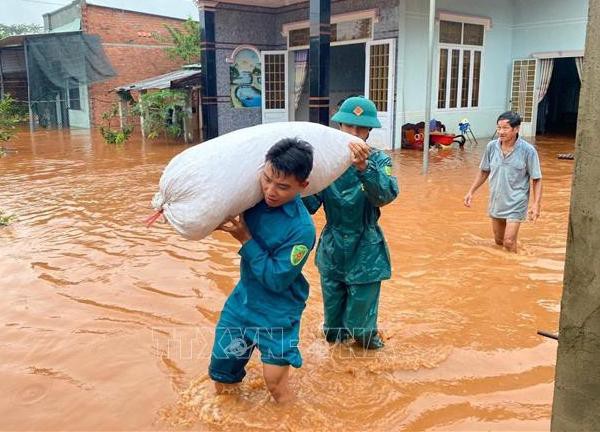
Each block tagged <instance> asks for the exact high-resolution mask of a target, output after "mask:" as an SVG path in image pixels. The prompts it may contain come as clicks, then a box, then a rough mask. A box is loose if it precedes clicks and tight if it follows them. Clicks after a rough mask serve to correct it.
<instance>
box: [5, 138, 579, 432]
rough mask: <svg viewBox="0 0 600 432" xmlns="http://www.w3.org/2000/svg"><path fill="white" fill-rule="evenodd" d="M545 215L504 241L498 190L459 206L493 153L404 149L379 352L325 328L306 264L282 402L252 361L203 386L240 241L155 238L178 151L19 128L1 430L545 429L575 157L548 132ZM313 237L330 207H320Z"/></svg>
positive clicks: (8, 170)
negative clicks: (495, 212)
mask: <svg viewBox="0 0 600 432" xmlns="http://www.w3.org/2000/svg"><path fill="white" fill-rule="evenodd" d="M538 145H539V151H540V157H541V160H542V167H543V173H544V198H543V203H542V204H543V207H542V218H541V220H540V221H539V222H537V223H535V224H530V223H527V224H525V225H524V226H523V227H522V229H521V233H520V252H519V254H518V255H511V254H507V253H505V252H503V251H502V250H501V249H499V248H498V247H496V246H495V245H494V244H493V239H492V235H491V226H490V222H489V220H488V218H487V216H486V213H485V208H486V199H487V187H483V188H481V190H480V192H478V195H476V197H475V201H474V207H473V208H472V209H467V208H465V207H464V206H463V205H462V197H463V195H464V193H465V192H466V190H467V188H468V186H469V185H470V183H471V181H472V178H473V177H474V175H475V173H476V170H477V164H478V162H479V153H480V151H481V150H482V148H483V144H482V145H480V146H479V147H475V148H467V149H466V150H465V151H464V152H459V151H458V150H450V151H443V152H439V153H436V154H433V155H432V159H431V165H430V166H431V171H430V175H429V176H427V177H423V176H421V175H420V163H421V154H420V153H419V152H411V151H403V152H402V153H397V154H395V155H394V156H393V157H394V160H395V167H394V170H395V173H396V174H397V175H398V176H399V177H400V183H401V189H402V191H401V195H400V197H399V198H398V199H397V200H396V201H395V202H394V203H393V204H391V205H389V206H387V207H386V208H385V209H384V211H383V218H382V226H383V228H384V231H385V232H386V236H387V238H388V240H389V243H390V249H391V252H392V260H393V266H394V277H393V279H392V280H390V281H387V282H386V283H384V288H383V291H382V298H381V307H380V325H381V328H382V330H383V333H384V337H385V339H386V342H387V345H386V348H385V349H384V350H383V351H379V352H363V351H361V350H360V349H358V348H357V347H354V346H333V347H331V346H329V345H328V344H327V343H325V342H324V341H323V339H322V337H321V335H320V325H321V321H322V299H321V295H320V292H319V286H318V274H317V272H316V269H315V267H314V265H313V264H312V260H311V263H310V264H309V265H308V266H307V270H306V274H307V277H308V279H309V281H310V282H311V285H312V291H311V295H310V299H309V302H308V307H307V309H306V312H305V314H304V316H303V321H302V335H301V350H302V352H303V356H304V360H305V363H304V366H303V367H302V368H301V369H299V370H294V371H293V387H294V388H295V390H296V392H297V394H298V396H299V400H298V401H297V402H296V403H295V404H293V405H292V406H289V407H287V408H282V407H278V406H275V405H273V404H272V403H271V402H270V400H269V396H268V392H267V390H266V388H265V386H264V384H263V382H262V378H261V368H260V363H259V361H258V360H257V359H256V358H254V359H253V360H252V361H251V363H250V366H249V371H248V372H249V373H248V376H247V378H246V379H245V381H244V383H243V384H242V385H241V387H240V388H239V390H238V391H237V392H235V393H234V394H230V395H221V396H214V395H213V394H212V392H211V385H210V382H209V380H208V378H207V375H206V368H207V364H208V359H209V355H210V348H211V344H212V334H213V333H212V332H213V328H214V325H215V323H216V321H217V319H218V315H219V311H220V309H221V307H222V305H223V302H224V300H225V298H226V296H227V295H228V293H229V292H230V291H231V289H232V288H233V286H234V284H235V282H236V279H237V276H238V267H237V266H238V264H239V258H238V255H237V249H238V247H237V244H236V242H235V241H233V240H232V239H230V238H229V237H227V236H225V235H221V234H220V233H219V234H215V235H214V236H213V237H209V238H207V239H205V240H203V241H186V240H184V239H183V238H181V237H179V236H178V235H177V234H176V233H175V232H174V231H173V230H172V229H170V228H169V226H168V225H165V224H157V225H155V226H153V227H152V229H146V228H145V227H144V225H143V224H142V221H143V220H144V218H145V217H146V216H148V214H150V213H151V211H150V208H149V202H150V199H151V197H152V195H153V193H154V192H155V189H156V186H157V182H158V179H159V177H160V174H161V171H162V169H163V168H164V166H165V164H166V163H167V162H168V161H169V160H170V159H171V158H172V157H173V156H174V155H175V154H177V153H179V152H180V151H182V150H183V149H184V147H183V146H181V145H174V144H164V143H156V142H141V141H136V140H135V139H134V140H132V141H131V142H129V143H127V144H126V145H124V146H123V147H114V146H110V145H105V144H104V143H103V142H102V140H101V139H100V138H99V136H97V135H93V136H91V137H90V136H89V135H88V134H87V133H84V132H80V133H77V132H71V133H68V132H44V131H40V132H36V133H35V134H33V135H29V134H28V133H25V132H22V133H20V134H19V136H18V138H17V139H16V140H15V141H14V142H12V143H11V145H10V147H12V148H14V149H16V150H18V151H17V152H16V153H14V152H11V153H10V154H9V155H7V156H6V157H4V158H2V159H0V172H1V173H2V176H1V177H0V188H1V190H2V191H3V193H2V194H1V195H0V209H2V210H4V211H6V212H8V213H12V214H15V215H16V216H17V217H18V220H17V222H16V223H14V224H13V225H11V226H9V227H7V228H3V229H0V254H1V256H2V260H0V285H1V286H2V289H3V307H2V309H1V311H0V319H1V321H0V329H1V330H0V331H1V337H0V357H1V358H2V360H3V361H2V364H1V366H0V368H1V370H2V376H3V388H4V391H2V392H1V393H0V406H2V407H3V408H5V409H4V410H3V415H2V416H1V417H0V428H1V429H11V430H14V429H30V430H40V429H44V430H57V429H70V430H83V429H85V430H90V429H96V430H97V429H103V430H108V429H120V430H149V429H165V428H177V427H184V426H192V427H193V428H194V429H200V430H215V431H216V430H238V429H239V428H240V427H244V428H250V429H252V430H272V429H273V428H274V427H275V426H276V427H278V428H282V429H285V430H311V429H313V430H322V429H324V428H326V427H327V428H332V427H333V428H339V429H341V428H343V429H344V430H364V429H365V427H369V428H371V429H374V430H426V429H435V430H481V429H484V430H489V429H493V430H517V429H518V430H532V429H536V430H539V429H548V428H549V418H550V409H551V401H552V389H553V378H554V364H555V351H556V345H555V342H554V341H551V340H546V339H543V338H540V337H539V336H537V335H536V331H537V330H538V329H545V330H550V331H555V330H556V328H557V326H558V308H559V300H560V295H561V287H562V271H563V263H564V253H565V243H566V225H567V215H568V208H569V196H570V182H571V174H572V168H573V165H572V164H573V162H572V161H563V160H558V159H556V154H557V153H561V152H569V151H572V150H573V143H572V142H566V141H564V140H561V139H558V138H557V139H544V140H540V141H538ZM316 220H317V224H318V226H319V227H321V226H322V224H323V216H322V214H318V215H317V219H316Z"/></svg>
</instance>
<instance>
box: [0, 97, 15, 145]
mask: <svg viewBox="0 0 600 432" xmlns="http://www.w3.org/2000/svg"><path fill="white" fill-rule="evenodd" d="M18 122H19V118H18V113H17V108H16V106H15V101H14V99H13V98H12V97H11V96H10V95H9V94H7V95H5V96H4V98H2V99H0V141H8V140H10V139H11V138H12V137H13V135H14V134H15V128H16V125H17V123H18Z"/></svg>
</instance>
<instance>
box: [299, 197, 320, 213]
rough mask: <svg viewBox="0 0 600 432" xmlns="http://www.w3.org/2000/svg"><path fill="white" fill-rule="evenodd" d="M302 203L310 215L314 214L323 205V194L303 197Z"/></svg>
mask: <svg viewBox="0 0 600 432" xmlns="http://www.w3.org/2000/svg"><path fill="white" fill-rule="evenodd" d="M302 202H303V203H304V206H305V207H306V209H307V210H308V212H309V213H310V214H315V213H316V212H317V210H319V207H321V204H323V192H319V193H316V194H314V195H310V196H307V197H304V198H302Z"/></svg>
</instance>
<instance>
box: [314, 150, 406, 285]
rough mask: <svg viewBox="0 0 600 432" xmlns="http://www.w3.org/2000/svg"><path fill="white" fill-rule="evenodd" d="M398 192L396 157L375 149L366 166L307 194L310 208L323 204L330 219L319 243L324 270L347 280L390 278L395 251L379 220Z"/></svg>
mask: <svg viewBox="0 0 600 432" xmlns="http://www.w3.org/2000/svg"><path fill="white" fill-rule="evenodd" d="M397 195H398V181H397V180H396V177H394V176H392V160H391V158H390V157H389V156H388V155H387V154H385V153H384V152H382V151H379V150H372V153H371V155H370V156H369V159H368V162H367V168H366V169H365V170H364V171H362V172H359V171H358V170H357V169H356V168H355V167H354V166H351V167H350V168H348V170H346V172H345V173H344V174H342V175H341V176H340V177H339V178H338V179H337V180H336V181H335V182H334V183H332V184H331V185H330V186H329V187H328V188H327V189H325V190H323V191H322V192H319V193H318V194H315V195H312V196H309V197H306V198H304V199H303V201H304V204H305V205H306V207H307V209H308V211H309V212H310V213H315V212H316V211H317V210H318V209H319V207H320V206H321V204H323V207H324V209H325V216H326V218H327V223H326V225H325V227H324V228H323V232H322V233H321V237H320V239H319V245H318V246H317V254H316V264H317V266H318V268H319V271H320V273H321V276H323V277H327V278H329V279H333V280H339V281H342V282H345V283H347V284H363V283H371V282H377V281H381V280H384V279H389V278H390V276H391V265H390V256H389V251H388V247H387V244H386V242H385V239H384V237H383V232H382V231H381V228H380V227H379V225H378V223H377V221H378V220H379V216H380V215H381V212H380V210H379V207H382V206H384V205H386V204H388V203H390V202H392V201H393V200H394V199H395V198H396V196H397Z"/></svg>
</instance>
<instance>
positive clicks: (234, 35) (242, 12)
mask: <svg viewBox="0 0 600 432" xmlns="http://www.w3.org/2000/svg"><path fill="white" fill-rule="evenodd" d="M275 22H276V12H275V11H274V10H273V9H269V8H257V7H245V6H240V5H227V4H220V5H219V6H218V8H217V10H216V13H215V35H216V36H215V39H216V40H215V43H216V68H217V104H218V105H217V110H218V116H219V134H224V133H227V132H231V131H233V130H236V129H241V128H244V127H248V126H253V125H257V124H260V123H261V122H262V114H261V109H260V107H257V108H234V107H233V105H232V103H231V97H230V94H229V92H230V85H229V66H230V64H229V63H227V61H226V59H227V58H228V57H230V56H231V54H232V53H233V51H234V50H235V49H236V48H237V47H238V46H240V45H250V46H253V47H255V48H256V49H257V50H258V51H259V52H260V51H265V50H275V49H281V48H282V47H281V45H280V43H279V42H278V40H279V39H278V37H277V36H278V35H277V32H278V30H277V28H276V26H275Z"/></svg>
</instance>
